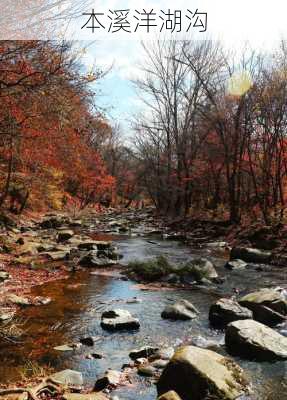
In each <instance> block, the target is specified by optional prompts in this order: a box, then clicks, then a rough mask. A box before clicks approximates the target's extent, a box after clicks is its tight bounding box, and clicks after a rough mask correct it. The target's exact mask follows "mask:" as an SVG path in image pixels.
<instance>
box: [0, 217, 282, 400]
mask: <svg viewBox="0 0 287 400" xmlns="http://www.w3.org/2000/svg"><path fill="white" fill-rule="evenodd" d="M199 236H200V235H198V234H197V237H196V240H194V241H193V242H192V241H190V242H188V243H186V240H185V243H184V242H183V241H182V240H180V239H183V237H182V232H175V231H172V230H170V229H167V228H166V227H165V226H164V224H162V223H161V222H160V221H158V220H156V219H154V218H153V216H152V214H151V212H150V211H142V212H138V213H135V212H128V211H127V212H125V213H116V212H115V213H109V214H106V215H104V216H98V215H96V214H90V215H88V216H87V215H86V216H85V217H81V218H71V217H67V216H59V215H47V216H45V218H44V219H43V220H42V221H40V222H39V221H30V222H29V223H26V224H23V225H22V226H17V227H11V228H9V230H8V232H5V234H4V233H3V236H2V241H1V243H2V245H1V248H2V260H3V268H2V272H0V279H1V281H2V283H1V286H0V291H1V292H0V295H1V297H0V299H1V306H0V319H1V320H2V322H0V354H1V363H0V383H1V384H3V387H4V386H5V387H15V386H16V383H17V382H19V381H20V380H21V377H22V375H21V374H22V373H23V369H24V368H26V369H27V365H28V366H29V363H30V366H31V365H33V363H34V364H35V365H40V366H47V365H48V366H49V367H50V368H51V369H53V374H52V375H50V377H49V379H48V380H47V381H45V385H44V386H43V388H42V387H41V388H40V389H39V392H37V391H36V392H33V391H32V392H29V391H26V392H25V390H23V391H21V392H20V393H13V394H10V393H8V392H3V393H2V396H0V398H10V399H12V398H17V399H18V398H19V399H20V398H21V399H22V400H23V399H24V398H29V396H30V397H31V398H33V396H34V400H35V398H37V396H38V395H39V397H38V398H43V399H44V398H45V399H46V398H51V397H53V396H54V397H55V398H66V399H67V400H103V399H113V400H116V399H120V400H136V399H141V400H155V399H156V398H157V397H158V396H161V397H160V398H161V399H162V400H179V399H182V400H201V399H206V400H207V399H236V398H239V399H241V400H243V399H253V400H259V399H260V400H277V399H282V400H285V399H287V391H286V385H287V375H286V373H287V371H286V361H285V360H286V359H287V337H286V336H287V324H286V315H287V302H286V288H287V281H286V279H285V277H286V272H285V269H284V268H283V267H282V266H279V265H278V266H274V265H271V264H270V263H271V259H270V252H268V251H267V250H265V251H262V250H254V249H249V250H248V249H246V248H243V249H242V248H241V247H239V248H238V247H237V248H233V249H232V251H231V252H230V247H229V243H227V242H226V241H225V240H224V239H225V238H224V236H218V237H214V235H213V237H208V232H207V240H205V241H204V240H202V241H200V240H199V239H200V237H199ZM230 254H231V260H230ZM119 255H121V257H119ZM162 256H164V257H165V259H166V260H168V262H169V263H170V264H171V265H173V266H174V267H173V269H172V271H169V273H166V274H164V275H163V276H162V277H161V278H160V279H158V280H157V281H154V282H147V281H144V280H143V279H141V278H140V277H139V276H138V274H136V273H135V272H134V271H133V274H130V273H127V269H126V266H127V265H128V264H129V263H130V262H131V261H134V260H139V261H141V262H142V261H149V260H154V259H155V258H156V257H162ZM268 257H269V258H268ZM187 262H189V263H190V265H191V267H190V268H189V269H188V270H186V269H182V268H180V267H179V266H181V265H183V264H186V263H187ZM21 267H25V269H26V270H27V271H28V272H29V271H30V273H31V275H28V278H27V274H28V272H27V274H26V278H25V279H26V283H25V285H24V286H25V287H24V290H23V287H22V290H20V288H21V283H23V279H24V277H23V278H22V277H21V274H20V272H19V276H18V281H17V273H18V272H17V271H21ZM198 269H199V270H200V271H202V270H203V269H204V270H206V271H207V272H205V273H204V274H202V273H200V274H199V273H198ZM179 271H180V273H179ZM195 271H196V274H195ZM33 273H35V274H36V273H37V274H40V276H41V278H42V284H41V285H36V286H35V285H32V284H31V285H29V279H30V277H31V279H32V276H33ZM19 280H20V281H22V282H19ZM45 280H46V283H45ZM22 286H23V285H22ZM261 289H263V290H261ZM4 328H5V329H4ZM13 329H14V330H15V329H16V330H17V329H18V332H13ZM31 368H32V367H31ZM62 371H65V372H62ZM59 373H60V375H59ZM55 374H56V375H55ZM49 385H50V386H49ZM17 386H18V384H17ZM5 390H7V389H5ZM87 393H88V394H87ZM35 396H36V397H35ZM179 396H180V397H179Z"/></svg>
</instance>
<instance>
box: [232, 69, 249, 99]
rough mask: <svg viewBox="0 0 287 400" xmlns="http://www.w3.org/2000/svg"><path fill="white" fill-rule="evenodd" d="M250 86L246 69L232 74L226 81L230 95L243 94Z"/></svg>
mask: <svg viewBox="0 0 287 400" xmlns="http://www.w3.org/2000/svg"><path fill="white" fill-rule="evenodd" d="M251 86H252V79H251V76H250V75H249V73H248V72H247V71H243V72H240V73H236V74H233V75H232V76H231V78H230V79H229V82H228V93H229V94H230V95H232V96H243V95H244V94H245V93H246V92H248V90H249V89H250V88H251Z"/></svg>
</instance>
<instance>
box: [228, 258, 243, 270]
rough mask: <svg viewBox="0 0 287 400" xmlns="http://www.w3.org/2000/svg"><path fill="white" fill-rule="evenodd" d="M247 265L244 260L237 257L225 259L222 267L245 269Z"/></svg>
mask: <svg viewBox="0 0 287 400" xmlns="http://www.w3.org/2000/svg"><path fill="white" fill-rule="evenodd" d="M247 265H248V264H247V263H246V262H245V261H243V260H240V259H237V260H230V261H227V263H226V264H225V265H224V267H225V268H227V269H231V270H238V269H245V268H246V267H247Z"/></svg>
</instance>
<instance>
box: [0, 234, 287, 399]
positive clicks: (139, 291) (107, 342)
mask: <svg viewBox="0 0 287 400" xmlns="http://www.w3.org/2000/svg"><path fill="white" fill-rule="evenodd" d="M115 242H116V243H115V244H116V246H117V247H118V249H119V252H120V253H121V254H122V255H123V259H122V262H123V263H124V264H125V263H128V262H129V261H130V260H133V259H140V260H143V259H147V258H150V257H154V256H157V255H161V254H164V255H165V256H166V257H167V258H168V259H169V260H170V261H172V262H174V263H179V262H184V261H186V260H187V259H190V258H193V257H198V256H203V257H206V258H208V259H210V260H211V261H212V262H213V263H214V265H215V267H216V268H217V271H218V273H219V275H220V276H222V277H226V280H225V281H224V282H223V283H222V284H221V285H216V287H214V288H209V287H195V288H192V289H188V290H186V289H182V290H181V289H170V288H161V289H154V290H143V288H142V287H141V286H140V285H138V284H137V283H136V282H132V281H127V280H123V279H119V277H118V276H117V274H115V275H114V276H101V275H97V274H91V273H90V271H89V270H86V271H83V272H76V273H74V274H72V275H71V276H70V277H69V278H68V279H66V280H60V281H56V282H52V283H49V284H45V285H42V286H39V287H36V288H34V289H33V291H32V294H33V295H37V296H45V297H50V298H51V299H52V302H51V303H50V304H48V305H43V306H39V307H27V308H25V309H23V311H22V312H21V318H22V319H23V321H25V322H24V329H25V334H24V336H23V338H22V341H21V342H20V343H16V344H15V343H10V344H9V343H8V344H7V343H5V344H3V343H2V344H1V348H0V352H1V363H0V380H1V382H8V381H10V382H13V380H14V381H16V380H17V379H20V378H21V370H22V369H23V366H24V365H25V364H26V362H27V360H33V361H35V362H37V363H39V364H40V365H41V364H43V365H44V364H48V365H50V366H51V367H53V368H54V369H55V370H61V369H65V368H70V369H75V370H77V371H80V372H82V373H83V375H84V379H85V382H86V383H87V384H89V385H93V383H94V382H95V380H96V378H97V376H99V375H100V374H102V373H104V372H105V370H106V369H107V368H112V369H116V370H120V369H121V367H122V365H123V364H124V363H128V362H130V359H129V352H130V351H131V350H132V349H135V348H139V347H141V346H143V345H156V346H173V347H176V346H178V345H180V344H182V343H183V344H188V343H191V342H192V340H195V341H198V342H199V343H200V342H204V340H205V339H206V340H211V341H213V342H214V346H215V350H216V351H218V352H220V353H221V354H224V355H226V351H225V349H224V345H223V343H224V333H223V332H221V331H216V330H214V329H211V328H210V327H209V323H208V311H209V307H210V305H211V304H212V303H213V302H214V301H216V300H217V299H218V298H220V297H222V296H231V295H232V294H234V292H233V290H234V288H237V289H238V290H239V291H240V294H244V293H248V292H250V291H252V290H254V289H258V288H261V287H274V286H280V285H282V284H283V283H284V282H282V270H281V273H280V270H279V269H276V268H272V271H270V269H267V270H265V271H264V270H263V271H258V270H257V269H256V266H255V265H254V266H252V267H250V268H248V269H246V270H243V271H227V270H226V269H224V268H223V266H224V263H225V260H224V257H225V255H224V253H222V255H220V254H218V253H217V254H216V253H214V252H212V250H210V249H208V248H203V249H200V250H194V249H191V248H190V247H187V246H185V245H182V244H180V243H179V242H176V241H170V240H166V241H164V240H162V239H159V238H158V237H156V236H151V237H149V236H145V237H128V236H118V237H117V238H116V239H115ZM285 283H286V282H285ZM134 297H136V298H137V299H141V302H127V300H130V299H132V298H134ZM177 299H186V300H189V301H191V302H192V303H193V304H194V305H195V306H196V308H197V309H199V311H200V315H199V317H198V318H196V319H195V320H191V321H169V320H164V319H162V318H161V316H160V314H161V311H162V310H163V308H164V307H165V306H166V305H167V304H169V303H172V302H174V301H175V300H177ZM109 308H123V309H127V310H129V311H130V312H131V313H132V314H133V315H134V316H136V317H138V318H139V320H140V323H141V327H140V330H139V331H137V332H134V333H133V332H115V333H109V332H106V331H104V330H102V328H101V326H100V317H101V314H102V312H103V311H105V310H107V309H109ZM277 329H279V330H280V331H281V333H282V334H285V335H286V334H287V331H286V328H284V327H279V328H277ZM85 336H97V337H99V341H98V342H97V343H96V345H95V346H94V347H88V346H81V347H80V348H79V349H75V350H73V351H71V352H70V351H68V352H60V351H56V350H54V349H53V348H54V347H55V346H59V345H63V344H66V343H71V342H78V341H79V339H80V338H81V337H85ZM92 352H97V353H101V354H103V356H104V357H103V358H102V359H87V358H86V356H87V355H88V354H90V353H92ZM235 360H236V362H238V363H239V365H241V366H242V368H243V369H244V370H245V372H246V373H247V375H248V377H249V378H250V380H251V382H252V389H253V394H252V396H251V398H252V399H256V400H259V399H260V400H278V399H280V400H285V399H286V400H287V388H286V386H287V374H286V363H285V362H275V363H267V362H265V363H259V362H251V361H245V360H241V359H240V358H235ZM132 381H133V382H135V383H133V384H131V385H130V386H126V387H121V388H119V389H117V390H115V391H114V392H113V394H114V395H118V397H119V398H120V399H121V400H135V399H141V400H154V399H156V387H155V385H154V384H152V383H151V382H150V381H149V379H148V378H144V377H140V376H138V375H136V372H135V375H134V377H133V379H132Z"/></svg>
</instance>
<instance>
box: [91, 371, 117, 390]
mask: <svg viewBox="0 0 287 400" xmlns="http://www.w3.org/2000/svg"><path fill="white" fill-rule="evenodd" d="M120 380H121V373H120V372H119V371H115V370H112V369H109V370H107V371H106V373H105V375H104V376H102V377H101V378H99V379H97V381H96V383H95V386H94V390H103V389H106V388H108V387H110V386H112V387H116V386H118V384H119V383H120Z"/></svg>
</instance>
